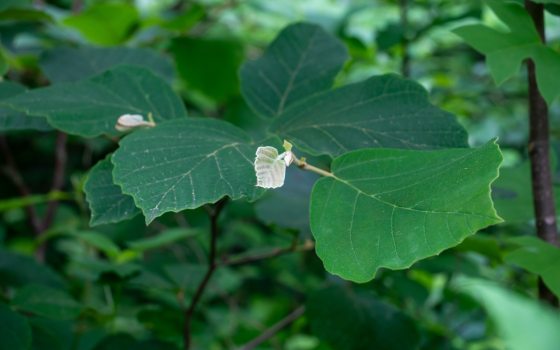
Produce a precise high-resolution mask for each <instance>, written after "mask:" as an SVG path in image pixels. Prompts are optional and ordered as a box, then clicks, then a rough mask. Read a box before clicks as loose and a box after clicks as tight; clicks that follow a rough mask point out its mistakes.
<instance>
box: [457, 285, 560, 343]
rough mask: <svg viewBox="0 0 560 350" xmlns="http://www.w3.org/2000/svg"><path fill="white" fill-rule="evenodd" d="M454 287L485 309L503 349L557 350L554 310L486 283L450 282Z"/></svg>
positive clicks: (559, 319) (558, 323) (559, 322)
mask: <svg viewBox="0 0 560 350" xmlns="http://www.w3.org/2000/svg"><path fill="white" fill-rule="evenodd" d="M454 286H455V287H456V288H457V289H458V290H459V291H462V292H464V293H466V294H468V295H470V296H471V297H473V298H474V299H476V300H478V301H479V302H480V303H481V304H482V305H483V306H484V307H485V308H486V310H487V311H488V313H489V315H490V317H491V318H492V319H493V321H494V323H495V324H496V328H497V330H498V332H499V334H500V335H501V337H502V339H503V341H504V342H505V348H506V349H511V350H527V349H539V350H556V349H558V344H560V332H558V330H559V329H560V316H559V315H558V312H557V311H556V310H551V309H548V308H545V307H544V306H543V305H541V304H539V303H538V302H537V301H535V300H531V299H529V298H527V297H522V296H520V295H518V294H516V293H514V292H511V291H509V290H507V289H505V288H503V287H500V286H498V285H497V284H496V283H494V282H490V281H485V280H480V279H475V278H468V277H461V278H457V279H456V280H455V281H454Z"/></svg>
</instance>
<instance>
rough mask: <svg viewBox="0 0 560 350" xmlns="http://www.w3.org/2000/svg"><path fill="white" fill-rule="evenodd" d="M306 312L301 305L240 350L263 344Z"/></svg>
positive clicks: (251, 348) (248, 349) (250, 349)
mask: <svg viewBox="0 0 560 350" xmlns="http://www.w3.org/2000/svg"><path fill="white" fill-rule="evenodd" d="M304 312H305V306H303V305H302V306H300V307H298V308H297V309H295V310H294V311H292V312H290V313H289V314H288V315H287V316H286V317H284V318H283V319H281V320H280V321H278V322H276V323H275V324H274V325H273V326H272V327H270V328H267V329H266V330H265V331H264V332H262V333H261V334H260V335H259V336H258V337H256V338H255V339H253V340H251V341H250V342H248V343H247V344H245V345H243V346H242V347H240V348H239V349H240V350H253V349H255V348H256V347H257V346H259V345H261V344H262V343H264V342H265V341H267V340H268V339H270V338H272V337H273V336H274V335H276V333H278V332H279V331H281V330H282V329H283V328H284V327H286V326H288V325H289V324H290V323H292V322H294V321H295V320H297V319H298V318H299V317H300V316H301V315H303V313H304Z"/></svg>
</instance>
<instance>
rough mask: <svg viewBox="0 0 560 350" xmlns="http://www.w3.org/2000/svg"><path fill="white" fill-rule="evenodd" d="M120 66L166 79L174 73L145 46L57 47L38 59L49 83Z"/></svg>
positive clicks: (81, 76) (164, 61)
mask: <svg viewBox="0 0 560 350" xmlns="http://www.w3.org/2000/svg"><path fill="white" fill-rule="evenodd" d="M119 65H131V66H139V67H143V68H146V69H148V70H150V71H151V72H152V73H154V74H155V75H157V76H159V77H160V78H163V79H165V80H166V81H171V80H173V76H174V69H173V66H172V65H171V62H170V61H169V59H167V58H166V57H164V56H163V55H161V54H159V53H158V52H156V51H154V50H150V49H146V48H130V47H110V48H101V47H89V46H82V47H57V48H54V49H52V50H49V51H47V52H46V53H45V54H43V55H42V56H41V60H40V66H41V69H42V70H43V72H44V73H45V75H46V76H47V78H48V79H49V80H50V81H51V82H52V83H60V82H68V81H77V80H82V79H86V78H91V77H93V76H94V75H97V74H100V73H103V72H104V71H106V70H108V69H110V68H114V67H116V66H119Z"/></svg>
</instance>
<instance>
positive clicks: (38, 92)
mask: <svg viewBox="0 0 560 350" xmlns="http://www.w3.org/2000/svg"><path fill="white" fill-rule="evenodd" d="M2 103H5V104H6V105H8V106H10V107H12V108H14V109H17V110H21V111H25V112H26V113H28V114H31V115H38V116H45V117H47V120H48V122H49V124H51V125H52V126H53V127H55V128H57V129H60V130H62V131H65V132H67V133H70V134H76V135H80V136H85V137H94V136H98V135H102V134H110V135H116V134H117V131H116V130H115V123H116V122H117V118H118V117H119V116H121V115H123V114H129V113H130V114H140V115H145V116H147V115H148V114H149V113H152V115H153V116H154V119H155V121H156V123H157V122H160V121H163V120H169V119H174V118H183V117H186V115H187V112H186V111H185V107H184V105H183V103H182V101H181V100H180V99H179V97H178V96H177V95H176V94H175V93H174V92H173V90H171V87H169V86H168V85H167V83H166V82H165V81H163V80H162V79H161V78H159V77H157V76H155V75H153V74H152V73H151V72H150V71H148V70H146V69H143V68H139V67H127V66H121V67H117V68H115V69H112V70H109V71H107V72H105V73H103V74H100V75H98V76H95V77H93V78H91V79H88V80H83V81H79V82H75V83H62V84H56V85H53V86H50V87H46V88H41V89H35V90H31V91H29V92H27V93H24V94H20V95H17V96H15V97H13V98H10V99H7V100H4V101H0V104H2Z"/></svg>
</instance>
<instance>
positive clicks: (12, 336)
mask: <svg viewBox="0 0 560 350" xmlns="http://www.w3.org/2000/svg"><path fill="white" fill-rule="evenodd" d="M0 329H1V330H2V331H1V332H0V347H1V348H2V349H10V350H27V349H29V347H30V346H31V327H29V323H28V322H27V320H26V319H25V317H23V316H21V315H19V314H18V313H16V312H13V311H12V310H10V308H9V307H7V306H6V305H4V304H1V303H0Z"/></svg>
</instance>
